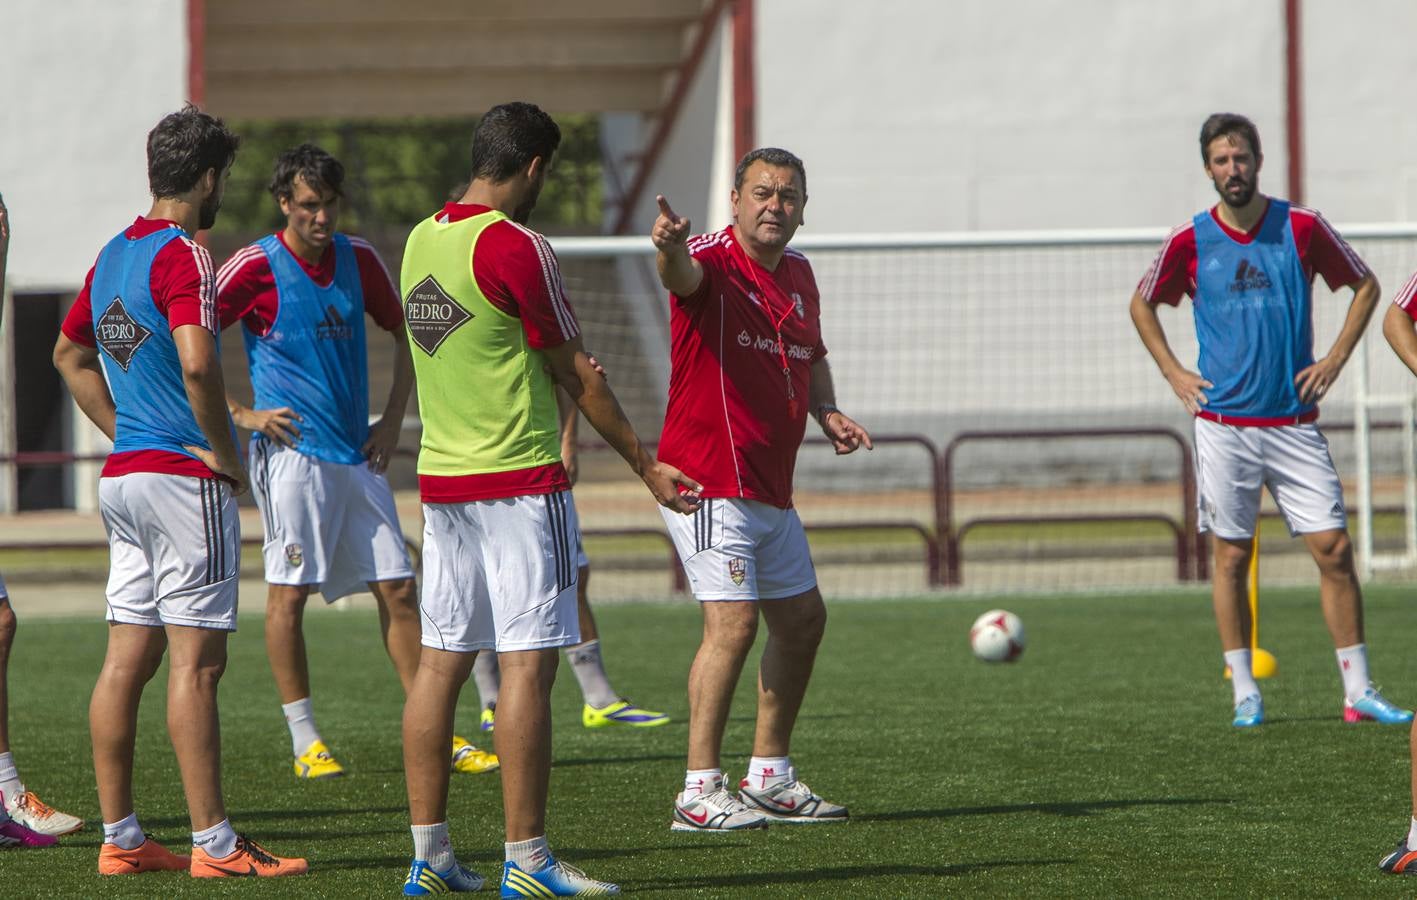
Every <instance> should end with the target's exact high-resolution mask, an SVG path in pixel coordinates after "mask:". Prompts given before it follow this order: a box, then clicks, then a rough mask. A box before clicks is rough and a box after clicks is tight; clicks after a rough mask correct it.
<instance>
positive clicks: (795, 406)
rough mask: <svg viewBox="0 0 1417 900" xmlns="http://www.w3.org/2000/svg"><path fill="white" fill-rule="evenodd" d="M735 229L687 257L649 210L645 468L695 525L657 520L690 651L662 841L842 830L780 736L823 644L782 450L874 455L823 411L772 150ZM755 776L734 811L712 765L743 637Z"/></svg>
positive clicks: (794, 209)
mask: <svg viewBox="0 0 1417 900" xmlns="http://www.w3.org/2000/svg"><path fill="white" fill-rule="evenodd" d="M731 199H732V203H733V224H732V225H730V226H729V227H727V228H725V229H723V230H722V231H719V232H717V233H714V234H705V235H700V236H699V237H696V238H694V239H693V240H692V241H690V240H689V221H688V220H687V219H684V218H681V217H679V216H677V215H676V214H675V213H674V211H673V210H672V209H671V208H670V206H669V204H668V202H667V201H666V200H665V199H664V198H663V197H660V198H659V209H660V215H659V218H658V219H657V220H656V221H655V223H654V229H653V232H652V234H651V238H652V239H653V241H654V244H655V247H656V248H658V250H659V254H658V259H657V264H658V269H659V277H660V281H661V282H662V283H663V285H664V287H665V288H667V289H668V290H669V291H670V292H671V294H672V295H673V296H672V297H671V299H670V327H671V332H672V350H671V363H672V368H671V375H670V380H669V408H668V411H667V413H666V415H665V421H664V432H663V434H662V436H661V438H660V444H659V458H660V460H661V461H663V462H666V463H668V464H670V465H672V466H674V467H676V468H678V469H680V470H682V471H684V472H686V473H689V474H690V475H692V476H693V477H694V478H696V479H698V480H699V481H700V482H702V484H703V497H704V501H703V504H702V506H701V507H700V509H699V510H698V511H697V512H696V513H695V514H694V515H692V516H672V517H671V516H665V524H666V525H667V526H668V528H669V533H670V536H671V537H672V538H673V540H674V545H675V548H676V549H677V550H678V552H679V557H680V559H681V560H683V563H684V569H685V571H686V573H687V574H688V576H689V581H690V584H691V586H692V588H693V591H694V597H695V598H696V599H697V600H699V601H700V608H701V609H702V610H703V615H704V638H703V643H702V644H701V645H700V647H699V651H698V654H697V655H696V656H695V658H694V663H693V666H692V668H691V669H690V670H689V758H688V771H687V774H686V775H685V778H684V790H683V792H681V793H680V794H679V795H678V797H677V798H676V800H675V804H674V818H673V822H672V824H671V826H670V827H671V828H673V829H674V830H675V831H731V830H737V829H741V828H761V827H764V826H765V825H767V824H768V822H770V821H776V822H844V821H846V819H847V811H846V808H845V807H842V806H838V805H836V804H833V803H828V802H826V801H825V800H823V799H822V798H821V797H819V796H817V795H816V794H815V793H813V792H812V790H811V789H810V788H808V787H807V785H806V784H804V783H803V782H801V781H799V780H798V778H797V770H796V768H795V767H794V766H793V765H792V762H791V759H790V758H789V756H788V753H789V743H790V740H791V737H792V728H793V725H794V724H795V722H796V720H797V712H798V709H799V708H800V707H801V705H802V697H803V695H804V694H805V693H806V690H807V682H808V680H809V679H810V677H811V674H812V663H813V660H814V659H815V657H816V653H817V646H818V645H819V644H820V643H821V640H822V633H823V630H824V628H825V626H826V618H827V613H826V607H825V606H824V605H823V603H822V595H821V593H820V592H819V591H818V590H817V579H816V572H815V570H814V569H813V567H812V559H811V555H810V552H809V550H808V547H807V538H806V534H805V533H804V532H803V530H802V523H801V521H800V520H799V519H798V518H797V512H796V510H794V509H793V508H792V474H793V468H794V466H795V464H796V460H797V448H798V446H799V445H800V444H801V443H802V435H803V432H804V431H805V428H806V423H807V416H808V414H811V415H812V416H814V417H815V418H816V419H817V422H818V424H819V425H820V426H821V427H822V430H823V431H824V432H825V433H826V435H827V437H828V438H830V439H831V441H832V444H833V445H834V446H835V447H836V452H837V453H839V454H844V453H851V452H852V451H854V450H856V449H857V448H858V447H860V446H865V447H866V448H867V449H868V450H869V449H870V448H871V436H870V435H869V434H868V433H867V431H866V429H865V428H862V427H861V426H860V425H858V424H857V423H856V422H854V421H852V420H851V419H850V418H848V417H847V416H846V415H845V414H844V413H842V412H841V410H839V409H837V407H836V393H835V390H834V388H833V386H832V378H831V369H830V368H829V367H828V365H827V361H826V352H827V350H826V347H825V345H824V344H823V343H822V337H821V327H820V319H819V305H818V301H819V297H818V293H817V284H816V280H815V279H814V278H813V275H812V267H811V266H810V265H809V264H808V263H807V259H806V257H804V256H803V255H802V254H800V253H798V252H797V251H795V250H792V249H789V248H788V246H787V244H788V242H789V241H791V240H792V235H793V234H794V233H795V232H796V231H797V228H798V227H799V226H800V225H801V224H802V210H803V208H804V207H805V206H806V203H807V174H806V171H805V169H804V168H803V165H802V161H801V160H800V159H798V158H797V157H796V156H794V155H792V154H791V153H788V152H787V151H785V150H779V149H775V148H765V149H759V150H754V151H753V152H751V153H749V154H748V155H747V156H745V157H743V159H742V160H741V161H740V162H739V163H738V167H737V170H736V172H735V175H734V188H733V192H732V195H731ZM760 612H761V615H762V618H763V620H764V621H766V622H767V627H768V643H767V647H766V649H765V650H764V651H763V657H762V662H761V663H760V665H759V669H758V725H757V733H756V736H755V737H754V740H753V758H752V760H751V761H750V763H749V765H748V772H747V776H746V777H745V778H743V779H742V781H741V782H739V785H738V787H739V791H738V796H737V797H735V796H734V795H733V794H732V793H730V791H729V790H728V789H727V788H726V787H725V786H724V776H723V769H722V767H721V762H720V752H721V749H722V743H723V730H724V726H725V724H726V722H727V721H728V710H729V704H730V703H731V701H732V698H733V689H734V686H735V685H736V684H737V682H738V676H739V674H740V673H741V672H742V669H743V662H744V660H745V659H746V658H747V656H748V651H749V650H750V649H751V648H752V646H753V641H754V639H755V638H756V636H757V630H758V616H759V613H760Z"/></svg>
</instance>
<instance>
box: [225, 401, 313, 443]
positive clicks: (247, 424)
mask: <svg viewBox="0 0 1417 900" xmlns="http://www.w3.org/2000/svg"><path fill="white" fill-rule="evenodd" d="M226 409H227V411H228V412H230V413H231V421H233V422H235V423H236V427H237V428H244V429H246V430H247V431H255V432H260V433H261V434H264V435H265V436H266V437H268V438H270V439H271V440H273V441H275V442H276V443H278V444H282V445H284V446H286V447H294V446H295V445H296V444H297V443H299V442H300V426H299V425H296V424H295V423H296V422H298V421H300V413H298V412H296V411H295V410H293V409H291V408H290V407H288V406H282V407H281V408H280V409H252V408H251V407H249V406H247V405H245V404H244V403H242V402H241V401H239V400H237V399H236V398H235V397H227V398H226Z"/></svg>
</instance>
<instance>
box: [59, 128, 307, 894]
mask: <svg viewBox="0 0 1417 900" xmlns="http://www.w3.org/2000/svg"><path fill="white" fill-rule="evenodd" d="M238 144H239V139H238V138H237V137H236V135H234V134H232V133H231V132H230V131H228V130H227V129H226V126H225V125H223V124H222V122H221V121H220V120H219V119H214V118H212V117H211V116H209V115H207V114H206V113H203V112H201V111H200V110H198V109H197V108H196V107H195V106H190V105H189V106H188V107H186V108H185V109H183V110H182V111H181V112H176V113H172V114H171V115H169V116H166V117H165V118H163V120H162V121H161V122H159V123H158V124H157V127H155V128H154V129H153V130H152V132H151V133H149V135H148V145H147V158H148V184H149V188H150V190H151V192H152V196H153V204H152V208H151V209H150V210H149V211H148V213H147V215H145V216H140V217H139V218H137V219H136V220H135V221H134V222H133V224H131V225H129V226H128V227H127V228H126V229H124V230H123V231H122V232H121V233H119V234H118V235H117V236H115V237H114V238H113V239H112V240H111V241H109V242H108V244H107V246H105V247H104V248H103V251H102V252H101V253H100V254H99V257H98V261H97V262H96V263H95V264H94V268H93V269H91V270H90V271H89V275H88V278H87V279H86V280H85V284H84V289H83V291H82V292H80V294H79V296H78V298H77V299H76V300H75V301H74V306H73V308H72V309H70V311H69V314H68V316H66V317H65V319H64V324H63V326H62V328H61V332H62V333H61V334H60V336H59V340H58V342H57V344H56V346H55V348H54V364H55V367H56V368H58V369H59V372H60V374H62V375H63V376H64V381H65V383H66V384H67V385H68V387H69V393H71V394H72V395H73V397H74V400H75V402H76V403H78V405H79V408H80V409H81V410H83V412H84V414H85V415H86V416H88V417H89V419H90V420H92V421H93V423H94V424H95V425H96V426H98V428H99V429H100V430H101V431H103V433H104V434H106V435H107V436H108V437H109V438H111V439H112V440H113V453H112V454H111V455H110V456H109V458H108V461H107V463H106V464H105V465H104V467H103V473H102V477H101V478H100V479H99V507H100V510H101V512H102V513H103V524H104V528H105V529H106V530H107V532H108V540H109V556H110V560H109V568H110V573H109V579H108V590H107V600H108V621H109V630H108V652H107V655H106V656H105V658H104V663H103V670H102V671H101V672H100V673H99V676H98V683H97V684H96V685H95V686H94V692H93V699H92V702H91V703H90V705H89V731H90V733H91V736H92V738H93V755H94V777H95V781H96V782H97V785H98V799H99V807H100V809H101V811H102V812H103V847H102V848H101V849H100V851H99V858H98V869H99V872H100V874H104V875H119V874H133V873H137V872H146V871H157V870H164V869H166V870H190V872H191V874H192V875H193V876H194V877H202V878H220V877H230V876H238V875H240V876H245V875H260V876H270V875H296V874H301V873H303V872H305V870H306V864H305V860H303V859H281V858H279V857H276V856H273V855H272V854H270V853H268V852H266V851H265V850H264V849H263V848H262V847H260V846H259V845H258V844H256V843H255V842H254V841H251V840H249V839H247V838H246V837H244V836H239V835H237V834H236V832H235V831H234V830H233V829H232V827H231V823H230V822H229V821H228V820H227V818H226V808H225V804H224V802H223V800H222V793H221V737H220V728H219V724H218V723H219V719H218V715H217V684H218V682H219V681H220V680H221V675H222V672H223V671H225V669H226V638H227V634H228V632H231V631H234V630H235V629H236V599H237V577H238V568H239V564H240V549H241V533H240V525H239V523H238V521H237V515H236V495H237V494H240V493H243V492H244V491H245V490H246V487H247V478H246V470H245V467H244V466H243V465H242V464H241V459H240V457H239V456H238V454H237V452H236V441H235V437H236V435H235V432H234V431H233V430H232V427H231V417H230V416H229V415H228V414H227V409H226V396H225V394H226V392H225V387H224V385H223V382H222V376H221V361H220V357H219V355H218V344H217V315H216V292H215V290H214V284H213V281H214V279H213V277H212V274H213V272H212V261H211V257H210V256H209V255H208V254H207V251H206V249H205V248H203V247H202V246H201V245H200V244H198V243H197V242H196V241H195V240H193V239H192V235H195V234H196V233H197V232H198V231H199V230H201V229H204V228H210V227H211V226H212V225H213V224H214V223H215V221H216V215H217V211H218V210H219V209H220V208H221V198H222V193H223V191H224V190H225V187H226V179H227V176H228V174H230V171H231V164H232V161H233V160H234V159H235V158H236V148H237V145H238ZM164 655H166V656H167V658H168V679H167V680H168V684H167V698H168V703H167V730H168V733H169V735H170V736H171V738H172V748H173V750H174V751H175V752H176V756H177V765H178V768H179V769H181V773H182V787H183V790H184V793H185V794H186V799H187V811H188V814H189V816H190V818H191V821H192V855H191V856H190V857H189V856H187V855H185V854H176V853H172V852H170V851H168V850H167V849H166V848H164V847H162V846H160V845H159V844H157V842H155V841H153V840H152V839H150V838H147V837H146V836H145V835H144V833H143V829H142V826H141V825H140V824H139V822H138V816H137V813H136V812H135V811H134V804H133V758H134V753H135V749H134V745H135V741H136V738H137V733H136V723H137V719H138V703H139V701H140V700H141V699H142V695H143V688H144V687H145V686H146V685H147V683H148V681H149V680H150V679H151V678H152V677H153V675H155V674H156V673H157V670H158V666H159V665H161V663H162V660H163V656H164Z"/></svg>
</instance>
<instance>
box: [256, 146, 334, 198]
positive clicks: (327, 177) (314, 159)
mask: <svg viewBox="0 0 1417 900" xmlns="http://www.w3.org/2000/svg"><path fill="white" fill-rule="evenodd" d="M297 175H299V176H300V180H301V181H304V182H305V183H306V184H308V185H309V186H310V187H311V188H313V189H314V190H317V191H320V192H321V193H324V191H326V190H330V191H333V192H334V193H335V196H337V197H342V196H344V165H343V164H342V163H340V161H339V160H337V159H335V158H334V157H333V156H331V155H330V154H328V153H326V152H325V151H324V150H321V149H320V148H319V147H316V146H315V145H314V144H301V145H300V146H299V147H292V148H291V149H289V150H286V151H284V152H283V153H281V155H280V156H277V157H276V168H275V174H273V175H272V176H271V184H270V188H269V189H270V192H271V196H272V197H275V198H276V199H277V200H289V199H290V198H291V197H293V196H294V195H295V176H297Z"/></svg>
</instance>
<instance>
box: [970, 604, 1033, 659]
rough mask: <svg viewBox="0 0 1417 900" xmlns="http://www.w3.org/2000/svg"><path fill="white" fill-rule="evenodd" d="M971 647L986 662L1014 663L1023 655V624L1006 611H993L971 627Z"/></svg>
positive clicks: (975, 621) (978, 619)
mask: <svg viewBox="0 0 1417 900" xmlns="http://www.w3.org/2000/svg"><path fill="white" fill-rule="evenodd" d="M969 646H970V649H972V650H973V651H974V655H975V656H977V657H979V658H980V659H982V660H984V661H985V662H1013V661H1014V660H1016V659H1018V658H1019V657H1020V656H1022V655H1023V647H1024V638H1023V623H1022V622H1020V621H1019V618H1018V616H1016V615H1014V614H1013V613H1011V612H1009V611H1008V610H1006V609H991V610H989V611H988V612H986V613H985V614H984V615H982V616H980V617H979V618H977V619H975V620H974V624H973V625H972V626H970V629H969Z"/></svg>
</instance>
